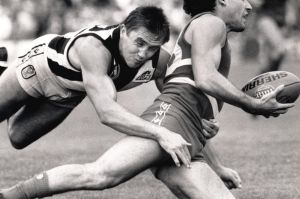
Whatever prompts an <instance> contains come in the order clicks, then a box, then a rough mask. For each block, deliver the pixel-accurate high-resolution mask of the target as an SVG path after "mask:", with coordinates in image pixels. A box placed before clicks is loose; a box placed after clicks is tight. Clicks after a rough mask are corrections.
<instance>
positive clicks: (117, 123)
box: [96, 101, 167, 140]
mask: <svg viewBox="0 0 300 199" xmlns="http://www.w3.org/2000/svg"><path fill="white" fill-rule="evenodd" d="M108 104H109V106H108V107H105V108H103V106H102V105H99V106H101V111H100V112H98V115H99V118H100V120H101V122H102V123H103V124H105V125H107V126H109V127H111V128H113V129H115V130H117V131H119V132H121V133H124V134H127V135H131V136H138V137H144V138H150V139H154V140H159V138H160V136H161V134H162V133H163V132H162V131H166V130H167V129H165V128H164V127H160V126H158V125H155V124H152V123H151V122H148V121H146V120H143V119H142V118H140V117H138V116H136V115H134V114H132V113H130V112H129V111H127V110H126V109H125V108H123V107H122V106H121V105H119V104H118V103H116V102H115V101H110V102H109V103H108ZM96 107H97V105H96ZM96 109H97V108H96ZM99 109H100V107H99ZM99 109H98V110H99Z"/></svg>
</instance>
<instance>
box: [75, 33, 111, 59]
mask: <svg viewBox="0 0 300 199" xmlns="http://www.w3.org/2000/svg"><path fill="white" fill-rule="evenodd" d="M72 48H73V49H74V50H75V51H76V52H77V53H79V54H83V55H85V56H98V57H101V55H103V56H108V57H110V56H111V53H110V52H109V50H108V49H107V48H106V47H105V46H104V45H103V43H102V41H101V40H99V39H98V38H96V37H94V36H92V35H89V36H84V37H79V38H78V39H76V40H75V41H74V44H73V46H72Z"/></svg>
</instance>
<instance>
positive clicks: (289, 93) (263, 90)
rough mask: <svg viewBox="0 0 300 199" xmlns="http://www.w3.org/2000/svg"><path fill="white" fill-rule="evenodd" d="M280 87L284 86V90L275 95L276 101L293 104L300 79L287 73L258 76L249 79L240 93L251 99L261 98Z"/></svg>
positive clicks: (276, 72) (275, 72)
mask: <svg viewBox="0 0 300 199" xmlns="http://www.w3.org/2000/svg"><path fill="white" fill-rule="evenodd" d="M280 85H284V89H283V91H282V92H280V93H279V94H278V95H277V97H276V99H277V101H278V102H280V103H292V102H295V101H296V100H297V98H298V96H299V94H300V79H299V78H298V77H297V76H296V75H294V74H293V73H290V72H287V71H272V72H267V73H263V74H261V75H258V76H256V77H254V78H253V79H251V80H250V81H249V82H248V83H247V84H246V85H245V86H244V87H243V88H242V91H243V92H245V93H246V94H248V95H250V96H252V97H255V98H261V97H263V96H264V95H266V94H268V93H270V92H271V91H273V90H275V89H276V88H277V87H278V86H280Z"/></svg>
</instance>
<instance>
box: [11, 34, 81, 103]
mask: <svg viewBox="0 0 300 199" xmlns="http://www.w3.org/2000/svg"><path fill="white" fill-rule="evenodd" d="M55 36H56V35H53V34H51V35H50V34H49V35H45V36H42V37H39V38H37V39H36V40H34V41H33V42H31V45H30V47H29V48H27V52H24V53H23V54H21V55H20V56H19V57H18V65H17V68H16V73H17V78H18V81H19V83H20V85H21V86H22V88H23V89H24V90H25V91H26V93H28V94H29V95H30V96H32V97H35V98H45V99H47V100H49V101H50V102H52V103H54V104H56V105H58V106H64V107H70V108H73V107H75V106H76V105H77V104H78V103H80V102H81V101H82V99H83V98H84V97H85V93H83V92H77V91H73V90H70V89H67V88H65V87H63V86H62V85H61V84H60V83H59V81H58V79H57V77H56V75H55V74H53V73H52V72H51V70H50V68H49V66H48V62H47V46H48V43H49V42H50V41H51V39H52V38H54V37H55Z"/></svg>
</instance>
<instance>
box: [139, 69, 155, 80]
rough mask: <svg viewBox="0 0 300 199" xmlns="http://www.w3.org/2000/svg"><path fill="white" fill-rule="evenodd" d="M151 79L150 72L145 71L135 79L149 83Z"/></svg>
mask: <svg viewBox="0 0 300 199" xmlns="http://www.w3.org/2000/svg"><path fill="white" fill-rule="evenodd" d="M151 78H152V71H146V72H144V73H143V74H141V75H140V76H138V77H137V78H136V80H137V81H150V80H151Z"/></svg>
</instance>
